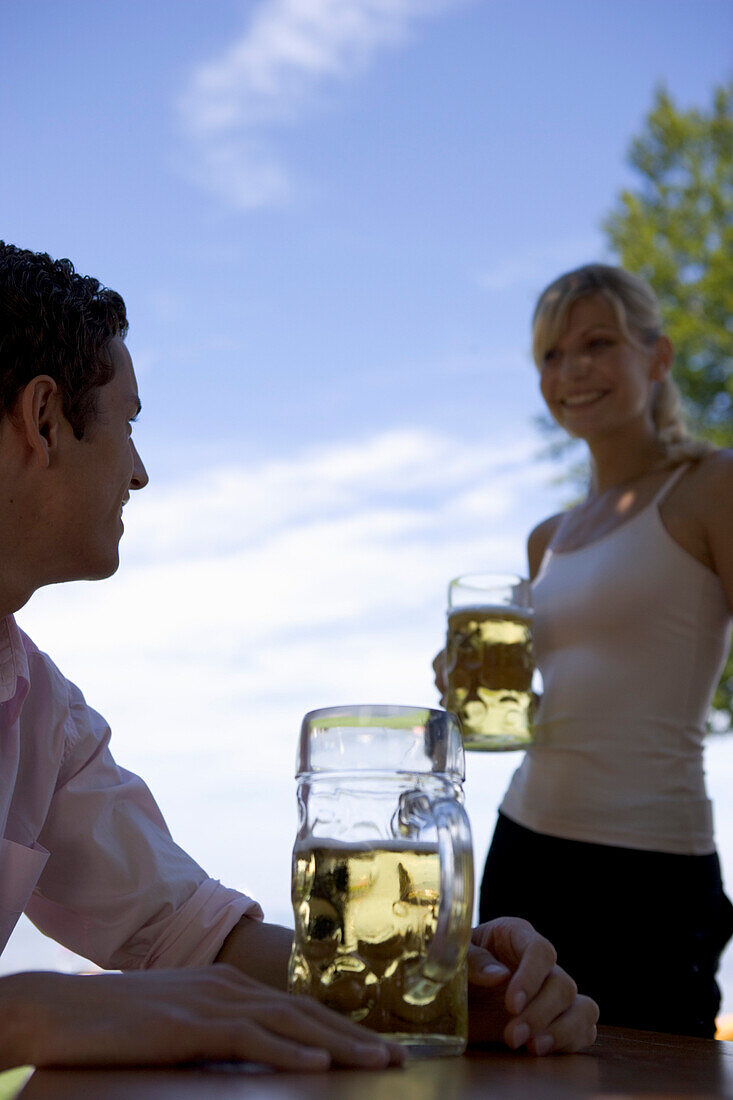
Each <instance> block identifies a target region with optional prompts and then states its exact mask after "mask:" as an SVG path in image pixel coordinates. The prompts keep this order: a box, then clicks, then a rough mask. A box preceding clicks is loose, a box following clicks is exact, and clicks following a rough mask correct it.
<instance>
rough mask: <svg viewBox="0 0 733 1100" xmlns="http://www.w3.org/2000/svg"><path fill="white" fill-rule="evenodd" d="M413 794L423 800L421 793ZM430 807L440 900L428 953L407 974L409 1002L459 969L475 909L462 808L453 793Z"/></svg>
mask: <svg viewBox="0 0 733 1100" xmlns="http://www.w3.org/2000/svg"><path fill="white" fill-rule="evenodd" d="M415 794H417V795H418V798H417V801H419V802H423V804H424V801H425V796H424V795H423V794H420V793H418V792H415ZM421 808H422V807H421ZM429 813H430V816H431V817H432V818H433V820H434V822H435V827H436V830H437V833H438V854H439V856H440V902H439V904H438V923H437V928H436V929H435V935H434V936H433V939H432V941H431V943H430V947H429V948H428V953H427V956H426V957H425V959H424V960H423V961H422V962H421V963H420V964H418V965H417V966H416V967H415V969H414V971H412V973H410V974H408V975H406V978H407V981H406V993H405V1000H406V1001H408V1002H409V1003H413V1004H420V1003H427V1002H428V1001H430V1000H432V998H433V997H435V994H436V992H437V991H438V990H439V989H440V988H441V987H442V986H444V985H445V984H446V982H449V981H450V980H451V978H452V977H453V976H454V974H455V973H456V971H457V970H458V967H459V966H460V965H461V963H462V962H463V960H464V958H465V954H466V949H467V946H468V941H469V939H470V930H471V913H472V910H473V854H472V846H471V827H470V825H469V823H468V817H467V816H466V811H465V810H464V809H463V807H462V806H461V805H460V803H459V802H456V801H454V800H453V799H441V800H440V801H438V802H433V803H431V804H430V808H429Z"/></svg>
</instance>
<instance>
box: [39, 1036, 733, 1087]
mask: <svg viewBox="0 0 733 1100" xmlns="http://www.w3.org/2000/svg"><path fill="white" fill-rule="evenodd" d="M650 1095H653V1096H656V1097H657V1100H672V1098H673V1097H681V1096H694V1097H697V1098H698V1100H703V1098H705V1100H707V1098H709V1097H720V1096H725V1097H731V1098H733V1043H723V1042H716V1041H715V1040H714V1039H690V1038H687V1037H685V1036H677V1035H658V1034H655V1033H652V1032H648V1031H628V1030H626V1029H622V1028H600V1029H599V1038H598V1042H597V1043H596V1045H595V1046H594V1047H592V1048H591V1049H590V1050H589V1051H586V1052H584V1053H582V1054H569V1055H556V1056H554V1057H553V1056H549V1057H546V1058H532V1057H530V1056H529V1055H527V1054H512V1053H511V1052H510V1051H507V1050H505V1049H499V1048H496V1047H492V1048H486V1049H481V1050H475V1049H474V1050H471V1051H470V1052H469V1053H468V1054H467V1055H466V1056H465V1057H463V1058H445V1059H436V1060H434V1061H416V1062H410V1063H408V1065H407V1066H406V1067H405V1068H404V1069H392V1070H385V1071H381V1072H365V1071H361V1070H331V1071H330V1072H329V1073H318V1074H297V1073H252V1072H249V1073H247V1072H241V1071H239V1072H237V1073H228V1072H225V1071H217V1072H215V1071H208V1070H201V1069H172V1070H162V1069H161V1070H155V1069H128V1070H124V1069H108V1070H77V1069H65V1070H38V1071H36V1073H34V1075H33V1077H32V1078H31V1079H30V1081H29V1082H28V1084H27V1085H26V1087H25V1088H24V1089H23V1091H22V1093H21V1094H20V1098H19V1100H82V1098H83V1100H123V1098H124V1100H153V1098H154V1100H296V1098H301V1097H303V1098H306V1100H308V1098H311V1097H312V1098H314V1100H315V1098H318V1100H326V1098H330V1097H336V1098H338V1100H478V1098H479V1097H480V1098H481V1100H573V1098H574V1097H593V1098H594V1100H632V1098H635V1097H638V1096H650Z"/></svg>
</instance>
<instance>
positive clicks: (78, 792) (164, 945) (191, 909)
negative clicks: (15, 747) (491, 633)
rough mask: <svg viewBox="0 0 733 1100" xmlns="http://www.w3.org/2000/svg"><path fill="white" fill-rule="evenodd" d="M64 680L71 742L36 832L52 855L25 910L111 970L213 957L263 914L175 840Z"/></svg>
mask: <svg viewBox="0 0 733 1100" xmlns="http://www.w3.org/2000/svg"><path fill="white" fill-rule="evenodd" d="M54 671H55V672H57V670H55V669H54ZM58 675H59V676H60V674H58ZM64 684H65V685H66V689H67V708H66V713H65V715H64V718H63V720H64V722H65V730H64V733H65V738H66V745H67V750H66V755H65V758H64V761H63V763H62V766H61V770H60V772H59V778H58V783H57V786H56V789H55V792H54V794H53V797H52V799H51V802H50V806H49V811H48V813H47V815H46V819H45V822H44V825H43V829H42V831H41V833H40V835H39V837H38V842H39V843H40V844H41V845H42V846H43V847H44V848H46V849H47V850H48V851H49V853H50V855H49V858H48V861H47V863H46V866H45V869H44V871H43V873H42V875H41V877H40V879H39V882H38V886H37V888H36V890H35V891H34V893H33V896H32V898H31V901H30V902H29V904H28V906H27V908H26V914H27V916H28V917H29V918H30V920H32V921H33V923H34V924H35V925H36V926H37V927H38V928H40V930H41V931H42V932H44V933H45V934H46V935H48V936H51V937H52V938H53V939H55V940H57V941H58V942H59V943H62V944H64V945H65V946H66V947H68V948H70V949H71V950H72V951H75V952H76V953H77V954H79V955H83V956H84V957H85V958H88V959H91V960H92V961H93V962H95V963H96V964H97V965H98V966H101V967H104V968H105V969H115V970H128V969H146V968H149V967H180V966H198V965H204V964H206V963H210V962H213V960H214V959H215V958H216V955H217V953H218V951H219V948H220V947H221V945H222V943H223V942H224V939H225V938H226V936H227V935H228V933H229V932H230V931H231V929H232V928H233V927H234V925H235V924H236V923H237V922H238V921H239V919H240V918H241V917H242V916H245V915H246V916H248V917H251V918H253V919H256V920H261V919H262V910H261V909H260V907H259V905H258V904H257V903H256V902H255V901H253V900H252V899H251V898H249V897H247V896H246V895H244V894H240V893H238V892H237V891H235V890H229V889H227V888H226V887H225V886H222V884H221V883H220V882H218V881H216V880H215V879H211V878H209V877H208V876H207V874H206V872H205V871H203V870H202V868H201V867H199V865H198V864H197V863H196V862H195V861H194V860H193V859H191V857H190V856H188V855H187V854H186V853H185V852H184V851H183V850H182V849H181V848H179V847H178V845H177V844H176V843H175V842H174V841H173V839H172V837H171V835H170V833H169V831H168V828H167V826H166V824H165V821H164V820H163V816H162V814H161V812H160V810H159V808H158V806H157V804H156V802H155V800H154V798H153V796H152V794H151V793H150V791H149V790H148V788H147V786H146V785H145V783H143V781H142V780H141V779H140V778H139V777H138V776H137V775H133V774H132V773H131V772H129V771H126V770H125V769H124V768H121V767H119V765H118V764H117V763H116V762H115V760H114V759H113V757H112V754H111V753H110V751H109V747H108V741H109V737H110V730H109V727H108V725H107V724H106V722H105V721H104V719H103V718H102V717H101V716H100V715H99V714H97V713H96V711H94V710H92V709H91V707H88V706H87V704H86V702H85V701H84V698H83V696H82V694H81V692H80V691H79V690H78V688H76V687H75V686H74V685H73V684H70V683H69V682H68V681H64Z"/></svg>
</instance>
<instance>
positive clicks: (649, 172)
mask: <svg viewBox="0 0 733 1100" xmlns="http://www.w3.org/2000/svg"><path fill="white" fill-rule="evenodd" d="M629 159H630V163H631V165H632V167H633V168H634V169H635V170H636V172H637V173H638V176H639V186H638V187H637V188H636V189H635V190H633V191H632V190H626V191H623V192H622V193H621V195H620V197H619V201H618V205H617V207H616V209H615V210H614V211H613V212H612V213H611V215H610V216H609V217H608V218H607V219H606V222H605V224H604V228H605V230H606V232H607V234H608V237H609V240H610V243H611V246H612V248H613V250H614V252H616V253H617V255H618V258H619V262H620V263H621V266H622V267H625V268H626V269H627V270H628V271H634V272H636V273H637V274H639V275H641V276H642V277H643V278H645V279H646V280H647V281H648V282H649V283H650V284H651V285H652V287H653V288H654V290H655V291H656V294H657V296H658V298H659V300H660V303H661V306H662V313H663V316H664V321H665V328H666V332H667V334H668V336H669V338H670V339H671V341H672V343H673V344H674V348H675V361H674V377H675V379H676V381H677V384H678V385H679V387H680V390H681V392H682V396H683V399H684V402H685V406H686V411H687V414H688V419H689V422H690V426H691V428H693V429H694V431H695V432H696V434H698V435H701V436H704V437H705V438H707V439H710V440H712V441H713V442H714V443H717V444H718V445H719V446H722V447H730V446H733V83H731V84H729V85H727V86H724V87H720V88H717V89H716V90H715V93H714V96H713V105H712V109H711V110H710V111H709V112H703V111H699V110H694V109H693V110H689V111H680V110H678V109H677V108H676V107H675V104H674V103H673V101H672V99H671V98H670V96H669V95H668V94H667V93H666V91H664V90H663V89H660V90H659V91H657V93H656V97H655V102H654V106H653V109H652V111H651V112H650V114H649V115H648V117H647V120H646V125H645V128H644V130H643V132H642V133H641V134H639V135H638V137H636V138H635V139H634V140H633V142H632V144H631V151H630V157H629Z"/></svg>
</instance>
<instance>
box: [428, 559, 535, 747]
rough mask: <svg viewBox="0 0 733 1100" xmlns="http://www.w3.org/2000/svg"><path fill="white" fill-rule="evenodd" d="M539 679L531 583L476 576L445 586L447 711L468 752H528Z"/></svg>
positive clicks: (504, 576) (501, 575)
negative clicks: (458, 726) (458, 727)
mask: <svg viewBox="0 0 733 1100" xmlns="http://www.w3.org/2000/svg"><path fill="white" fill-rule="evenodd" d="M534 674H535V668H534V661H533V656H532V607H531V589H530V585H529V581H527V580H524V579H523V578H521V577H517V576H514V574H512V573H473V574H467V575H466V576H463V577H456V579H455V580H453V581H451V582H450V585H449V586H448V633H447V638H446V645H445V677H446V685H447V690H446V695H445V706H446V709H447V710H449V711H452V712H453V713H454V714H457V715H458V717H459V718H460V721H461V726H462V727H463V744H464V747H465V748H466V749H478V750H487V749H488V750H505V749H523V748H526V747H527V745H528V744H530V742H531V740H532V712H533V693H532V678H533V675H534Z"/></svg>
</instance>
